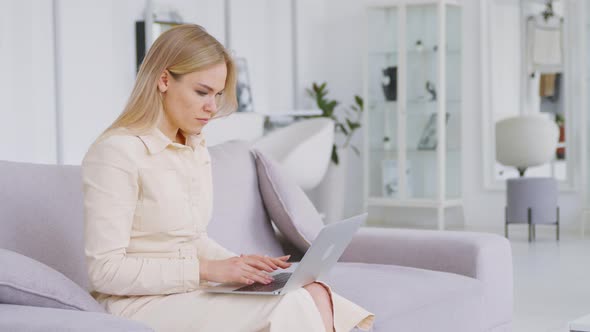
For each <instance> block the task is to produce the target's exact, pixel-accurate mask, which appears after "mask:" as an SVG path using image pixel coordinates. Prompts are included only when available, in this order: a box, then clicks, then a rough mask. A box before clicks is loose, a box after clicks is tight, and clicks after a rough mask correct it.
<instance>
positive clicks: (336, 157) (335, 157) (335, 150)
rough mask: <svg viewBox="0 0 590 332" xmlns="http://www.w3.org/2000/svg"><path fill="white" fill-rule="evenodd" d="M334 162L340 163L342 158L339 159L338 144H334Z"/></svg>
mask: <svg viewBox="0 0 590 332" xmlns="http://www.w3.org/2000/svg"><path fill="white" fill-rule="evenodd" d="M332 162H334V164H336V165H338V164H339V162H340V160H339V159H338V149H337V148H336V144H334V145H332Z"/></svg>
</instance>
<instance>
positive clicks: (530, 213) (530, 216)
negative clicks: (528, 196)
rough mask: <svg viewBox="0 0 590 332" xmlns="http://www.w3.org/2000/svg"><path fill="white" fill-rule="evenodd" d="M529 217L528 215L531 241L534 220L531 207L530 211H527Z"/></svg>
mask: <svg viewBox="0 0 590 332" xmlns="http://www.w3.org/2000/svg"><path fill="white" fill-rule="evenodd" d="M527 217H528V224H529V242H531V241H532V238H531V230H532V223H531V221H532V211H531V208H529V209H528V211H527Z"/></svg>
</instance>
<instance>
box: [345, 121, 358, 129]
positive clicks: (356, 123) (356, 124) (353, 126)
mask: <svg viewBox="0 0 590 332" xmlns="http://www.w3.org/2000/svg"><path fill="white" fill-rule="evenodd" d="M346 123H347V124H348V127H349V128H350V130H351V131H354V130H356V129H358V128H360V126H361V124H360V123H359V122H352V121H350V119H346Z"/></svg>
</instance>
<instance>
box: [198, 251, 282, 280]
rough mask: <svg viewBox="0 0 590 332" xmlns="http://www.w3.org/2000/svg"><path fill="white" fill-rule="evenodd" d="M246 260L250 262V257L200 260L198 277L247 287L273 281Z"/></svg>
mask: <svg viewBox="0 0 590 332" xmlns="http://www.w3.org/2000/svg"><path fill="white" fill-rule="evenodd" d="M283 259H284V258H283ZM248 260H252V256H240V257H231V258H228V259H223V260H206V259H201V260H200V277H201V279H204V280H208V281H213V282H221V283H240V284H248V285H251V284H253V283H254V282H259V283H261V284H268V283H270V282H271V281H272V280H273V278H272V277H271V276H270V275H269V274H268V273H266V272H265V271H263V270H260V269H257V268H255V267H253V266H252V263H251V262H250V261H248ZM273 270H274V269H273Z"/></svg>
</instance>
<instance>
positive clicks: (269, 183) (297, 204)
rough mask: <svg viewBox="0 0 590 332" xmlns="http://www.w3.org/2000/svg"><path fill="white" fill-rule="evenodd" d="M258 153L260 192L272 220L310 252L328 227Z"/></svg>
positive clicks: (278, 169)
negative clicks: (322, 231) (316, 240)
mask: <svg viewBox="0 0 590 332" xmlns="http://www.w3.org/2000/svg"><path fill="white" fill-rule="evenodd" d="M254 153H255V155H256V169H257V171H258V181H259V182H260V192H261V193H262V199H263V200H264V206H265V207H266V209H267V210H268V213H269V214H270V219H271V220H272V221H273V222H274V224H275V225H276V226H277V228H278V229H279V230H280V231H281V233H282V234H284V235H285V237H286V238H287V239H288V240H289V241H291V242H292V243H293V244H294V245H295V246H296V247H297V248H298V249H299V250H301V251H302V252H305V251H307V249H308V248H309V246H310V245H311V242H312V241H313V240H314V239H315V237H316V236H317V235H318V233H319V232H320V230H321V229H322V227H323V226H324V224H323V222H322V218H321V217H320V214H319V213H318V211H317V210H316V209H315V207H314V206H313V203H312V202H311V201H310V200H309V198H307V196H306V195H305V193H304V192H303V190H302V189H301V188H299V186H297V184H296V183H295V181H293V180H292V179H291V178H289V176H287V175H286V173H285V172H284V171H283V170H282V169H281V166H280V165H279V164H278V163H277V162H275V161H274V160H272V159H271V158H269V157H267V156H266V155H265V154H264V153H263V152H261V151H259V150H254Z"/></svg>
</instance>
